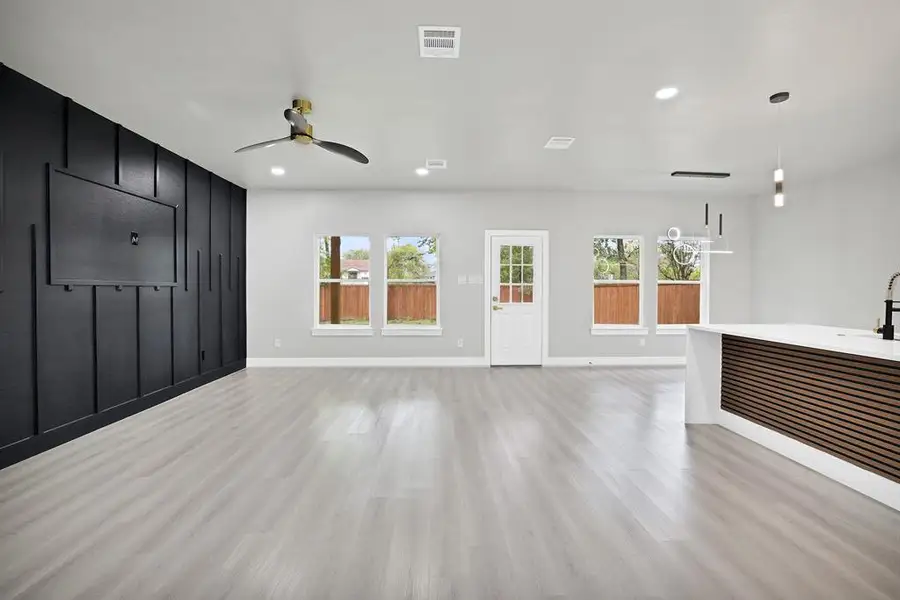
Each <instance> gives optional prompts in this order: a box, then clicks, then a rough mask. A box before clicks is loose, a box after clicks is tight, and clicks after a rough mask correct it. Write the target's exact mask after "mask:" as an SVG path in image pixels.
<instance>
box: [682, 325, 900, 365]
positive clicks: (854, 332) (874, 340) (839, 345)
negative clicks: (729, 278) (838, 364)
mask: <svg viewBox="0 0 900 600" xmlns="http://www.w3.org/2000/svg"><path fill="white" fill-rule="evenodd" d="M688 330H689V331H707V332H711V333H720V334H725V335H736V336H739V337H745V338H752V339H757V340H765V341H768V342H779V343H782V344H793V345H795V346H805V347H807V348H818V349H821V350H830V351H832V352H843V353H845V354H856V355H858V356H869V357H872V358H880V359H883V360H893V361H897V362H900V341H896V340H895V341H893V342H889V341H887V340H884V339H882V338H881V337H880V336H877V335H875V334H874V333H872V332H871V331H865V330H862V329H842V328H839V327H825V326H822V325H690V326H689V327H688Z"/></svg>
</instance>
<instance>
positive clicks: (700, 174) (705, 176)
mask: <svg viewBox="0 0 900 600" xmlns="http://www.w3.org/2000/svg"><path fill="white" fill-rule="evenodd" d="M672 177H697V178H700V179H727V178H728V177H731V173H709V172H707V171H675V172H674V173H672Z"/></svg>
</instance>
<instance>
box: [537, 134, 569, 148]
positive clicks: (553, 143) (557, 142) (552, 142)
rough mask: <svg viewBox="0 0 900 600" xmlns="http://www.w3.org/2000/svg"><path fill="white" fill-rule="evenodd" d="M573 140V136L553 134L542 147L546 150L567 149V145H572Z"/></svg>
mask: <svg viewBox="0 0 900 600" xmlns="http://www.w3.org/2000/svg"><path fill="white" fill-rule="evenodd" d="M574 141H575V138H573V137H564V136H558V135H555V136H553V137H552V138H550V139H549V140H547V143H546V144H544V148H546V149H547V150H568V149H569V146H571V145H572V142H574Z"/></svg>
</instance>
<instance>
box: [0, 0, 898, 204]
mask: <svg viewBox="0 0 900 600" xmlns="http://www.w3.org/2000/svg"><path fill="white" fill-rule="evenodd" d="M418 25H458V26H462V28H463V33H462V55H461V58H460V59H459V60H435V59H430V60H426V59H420V58H419V57H418V45H417V37H416V36H417V26H418ZM0 61H2V62H5V63H6V64H8V65H9V66H11V67H12V68H15V69H17V70H19V71H22V72H23V73H25V74H26V75H29V76H31V77H33V78H35V79H37V80H38V81H40V82H42V83H44V84H45V85H48V86H50V87H52V88H54V89H56V90H57V91H59V92H61V93H63V94H66V95H68V96H71V97H72V98H73V99H75V100H76V101H78V102H80V103H82V104H85V105H87V106H88V107H90V108H93V109H94V110H97V111H98V112H100V113H101V114H104V115H105V116H107V117H109V118H111V119H113V120H115V121H118V122H121V123H122V124H123V125H125V126H127V127H129V128H132V129H134V130H136V131H138V132H139V133H141V134H143V135H145V136H146V137H149V138H151V139H153V140H155V141H157V142H159V143H160V144H162V145H164V146H166V147H168V148H170V149H172V150H174V151H175V152H178V153H180V154H182V155H183V156H185V157H187V158H190V159H192V160H194V161H195V162H197V163H199V164H201V165H202V166H204V167H206V168H208V169H211V170H213V171H215V172H217V173H219V174H221V175H223V176H225V177H227V178H230V179H232V180H233V181H236V182H239V183H242V184H244V185H247V186H250V187H289V188H309V189H342V188H354V189H408V188H415V189H475V190H481V189H508V190H509V189H512V190H516V189H531V190H557V189H558V190H568V189H572V190H702V189H712V190H716V191H717V192H720V191H723V190H733V191H735V192H740V193H755V192H762V191H765V190H769V189H770V188H771V169H772V168H773V167H774V164H773V163H774V160H775V149H776V133H777V129H776V125H777V120H776V118H775V117H776V109H775V108H774V107H772V106H770V105H769V104H768V101H767V98H768V96H769V94H771V93H773V92H776V91H780V90H790V91H791V92H792V95H793V99H792V100H791V101H790V102H789V103H788V104H786V105H784V108H783V109H782V118H781V123H782V125H783V130H784V133H783V136H782V138H783V146H784V151H783V153H784V162H785V166H786V170H787V172H788V184H790V181H791V178H792V177H793V178H795V181H796V180H797V178H806V177H814V176H816V175H817V174H819V173H821V172H822V171H825V170H830V169H834V168H837V167H840V166H842V165H843V166H847V165H854V164H859V163H861V162H864V161H865V160H867V159H869V158H872V157H874V156H878V155H883V154H885V153H887V152H889V151H891V150H893V149H895V148H897V147H898V146H900V118H898V113H897V106H898V103H900V99H898V97H900V2H898V0H852V1H851V0H752V1H739V0H729V1H723V0H678V1H675V0H628V1H627V2H626V1H623V0H582V1H574V0H556V1H554V2H546V1H543V0H542V1H538V0H445V1H443V2H435V1H432V0H379V1H376V0H307V1H302V2H301V1H299V0H216V1H215V2H213V1H208V0H153V1H147V0H143V1H141V2H137V1H133V0H79V1H78V2H60V1H59V0H28V1H24V0H22V1H17V0H0ZM664 86H677V87H678V88H680V89H681V92H682V93H681V95H680V96H678V97H677V98H676V99H674V100H672V101H669V102H659V101H657V100H656V99H655V98H654V96H653V94H654V91H655V90H656V89H658V88H660V87H664ZM297 95H304V96H308V97H310V98H311V99H312V100H313V101H314V103H315V108H316V110H315V112H314V113H313V115H312V116H311V120H312V122H313V123H314V124H315V126H316V134H317V135H318V136H319V137H321V138H324V139H329V140H334V141H340V142H343V143H346V144H349V145H352V146H355V147H357V148H359V149H360V150H362V151H363V152H365V153H366V154H367V155H368V156H369V157H370V158H371V161H372V163H371V164H370V165H369V166H361V165H357V164H355V163H352V162H350V161H347V160H345V159H342V158H340V157H336V156H333V155H330V154H328V153H327V152H324V151H322V150H320V149H317V148H308V147H294V146H292V145H285V146H280V147H275V148H271V149H266V150H260V151H258V152H255V153H250V154H246V155H234V154H232V151H233V150H234V149H235V148H238V147H239V146H243V145H246V144H250V143H253V142H257V141H260V140H264V139H268V138H274V137H280V136H284V135H287V133H288V128H287V125H286V122H285V121H284V120H283V118H282V116H281V112H282V110H283V109H284V108H285V107H287V106H288V105H289V104H290V101H291V98H292V97H294V96H297ZM551 135H563V136H574V137H576V138H577V140H576V142H575V144H574V145H573V146H572V148H571V150H568V151H565V152H560V151H549V150H544V149H543V145H544V143H545V142H546V141H547V139H548V138H549V137H550V136H551ZM426 158H445V159H447V160H448V161H449V166H450V168H449V170H447V171H445V172H435V173H433V174H432V175H431V176H429V177H428V178H427V179H426V178H418V177H416V175H415V174H414V173H413V171H414V169H415V168H416V167H418V166H420V165H421V164H422V163H423V162H424V160H425V159H426ZM272 165H281V166H284V167H285V168H286V169H287V175H286V176H284V177H282V178H275V177H274V176H272V175H271V174H270V173H269V168H270V167H271V166H272ZM676 169H685V170H722V171H730V172H732V173H733V177H732V178H731V179H730V180H727V181H724V182H715V181H685V180H673V179H672V178H670V177H669V176H668V175H669V173H670V172H671V171H673V170H676ZM788 189H789V188H788Z"/></svg>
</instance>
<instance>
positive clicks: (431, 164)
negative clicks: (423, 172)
mask: <svg viewBox="0 0 900 600" xmlns="http://www.w3.org/2000/svg"><path fill="white" fill-rule="evenodd" d="M425 168H426V169H428V170H429V171H434V170H435V169H446V168H447V161H446V160H444V159H443V158H426V159H425Z"/></svg>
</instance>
